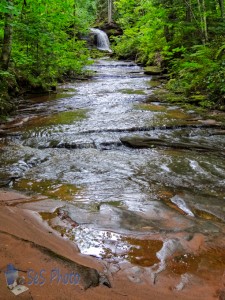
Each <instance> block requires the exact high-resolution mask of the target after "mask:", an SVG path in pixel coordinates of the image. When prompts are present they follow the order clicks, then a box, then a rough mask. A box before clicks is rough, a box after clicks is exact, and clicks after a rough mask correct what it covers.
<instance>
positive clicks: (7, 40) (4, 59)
mask: <svg viewBox="0 0 225 300" xmlns="http://www.w3.org/2000/svg"><path fill="white" fill-rule="evenodd" d="M7 4H8V6H9V7H12V6H13V3H12V1H11V0H7ZM12 18H13V15H12V13H11V12H8V13H6V14H5V26H4V39H3V45H2V53H1V59H0V65H1V68H2V70H8V68H9V61H10V56H11V48H12V34H13V29H12Z"/></svg>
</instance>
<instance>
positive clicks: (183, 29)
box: [114, 0, 225, 107]
mask: <svg viewBox="0 0 225 300" xmlns="http://www.w3.org/2000/svg"><path fill="white" fill-rule="evenodd" d="M115 5H116V8H117V18H118V19H117V22H118V23H119V24H120V26H121V27H122V29H123V35H122V36H121V37H116V38H115V43H116V45H115V47H114V50H115V52H116V53H117V55H118V56H119V57H126V58H134V59H136V61H139V62H142V63H144V64H146V65H158V66H160V67H162V68H165V69H166V70H167V72H169V74H170V78H171V79H170V81H169V83H168V84H167V86H168V88H169V89H171V90H172V91H173V92H175V93H184V94H185V96H186V97H189V99H190V101H191V102H193V101H194V99H193V98H191V95H193V94H196V93H200V94H203V95H207V96H206V97H205V96H204V99H203V98H202V99H197V98H196V99H195V102H196V103H197V104H198V105H201V106H203V107H209V106H212V105H215V104H217V103H220V104H221V102H224V99H225V84H224V77H225V76H224V75H225V68H224V65H225V39H224V32H225V22H224V21H225V9H224V6H225V3H224V1H221V0H210V1H209V0H185V1H182V0H137V1H134V0H129V1H127V0H117V1H116V2H115ZM186 97H185V98H186ZM221 99H222V100H221Z"/></svg>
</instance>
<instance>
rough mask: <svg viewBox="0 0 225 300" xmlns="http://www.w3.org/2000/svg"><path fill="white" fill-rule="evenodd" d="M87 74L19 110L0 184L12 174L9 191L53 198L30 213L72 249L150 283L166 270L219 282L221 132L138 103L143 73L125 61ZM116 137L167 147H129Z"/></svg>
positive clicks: (223, 178)
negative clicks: (49, 206)
mask: <svg viewBox="0 0 225 300" xmlns="http://www.w3.org/2000/svg"><path fill="white" fill-rule="evenodd" d="M90 68H91V69H92V70H93V71H96V73H95V76H94V77H93V79H92V80H88V81H83V82H75V83H70V84H66V85H65V86H64V87H62V88H63V89H64V90H67V91H68V95H69V97H64V96H62V97H60V98H57V99H55V100H54V101H53V100H51V101H48V100H50V99H46V97H44V98H36V99H32V101H31V103H32V105H30V107H29V109H26V108H25V106H26V105H27V103H25V104H26V105H24V106H21V110H20V117H21V118H22V120H26V122H25V121H24V122H20V125H19V126H14V127H12V128H11V129H10V130H9V133H10V135H8V136H7V137H4V138H2V139H1V140H0V161H1V165H0V178H4V177H5V178H8V177H10V176H17V177H20V178H19V179H17V180H16V181H15V184H14V188H15V189H18V190H21V191H26V192H29V193H38V194H42V195H46V196H48V197H51V198H53V199H58V200H62V201H63V205H61V206H62V207H61V208H57V210H56V211H55V212H54V213H49V211H44V208H43V207H44V205H42V208H43V209H42V211H40V214H41V216H42V218H43V220H45V221H47V222H49V224H50V225H51V226H52V227H53V228H54V229H56V230H58V231H59V232H60V234H61V235H62V236H64V237H67V238H69V239H71V240H72V241H74V242H76V243H77V245H78V247H79V248H80V251H81V252H82V253H85V254H89V255H94V256H96V257H99V258H101V259H104V260H106V261H108V262H110V263H112V264H118V263H120V262H124V261H126V262H129V263H131V264H134V265H136V266H138V268H145V270H147V271H148V274H151V276H152V278H153V281H155V280H156V278H157V276H160V275H159V274H160V273H161V272H163V271H165V272H166V270H167V271H169V272H172V273H174V274H185V273H187V272H189V273H193V274H195V275H196V274H197V275H198V276H200V275H201V272H204V274H207V273H210V272H212V270H214V271H215V274H216V275H215V276H221V270H222V268H223V267H224V263H223V262H224V261H225V260H224V255H223V250H224V247H225V239H224V233H225V226H224V222H225V205H224V201H225V160H224V147H225V135H224V131H223V130H221V128H219V127H218V126H214V125H215V124H214V125H213V126H208V127H207V126H202V125H203V123H202V122H199V120H198V118H196V114H195V118H193V116H192V114H188V113H186V112H184V111H182V110H180V109H179V108H177V107H173V106H170V105H168V104H165V103H164V104H159V103H151V104H147V103H146V100H147V98H148V96H149V95H150V94H151V93H152V91H151V88H149V77H147V76H145V75H144V74H143V71H142V69H141V68H140V67H138V66H136V65H135V64H133V63H129V62H116V61H112V60H109V59H102V60H100V61H99V62H96V63H95V64H94V65H93V66H91V67H90ZM71 89H72V90H71ZM74 89H75V90H76V92H74ZM68 95H67V96H68ZM14 125H15V124H14ZM125 137H126V138H127V137H128V138H132V139H135V138H142V139H145V138H151V139H153V140H154V139H155V140H157V141H158V140H162V141H164V143H167V144H166V147H161V146H160V145H158V146H155V147H154V148H151V147H148V148H145V147H143V148H141V149H131V148H128V147H126V146H125V145H124V144H123V143H122V142H121V139H122V138H125ZM174 143H185V145H186V147H185V148H182V149H174V148H172V146H171V147H170V145H172V144H174ZM188 145H189V146H188ZM193 145H195V146H196V147H194V146H193ZM198 145H200V146H201V147H202V148H201V147H199V148H198ZM192 146H193V147H192ZM204 147H205V148H204ZM203 150H204V151H203ZM54 201H55V200H54ZM32 205H33V204H32ZM53 206H54V205H53ZM207 258H208V260H207ZM133 271H134V272H136V271H137V273H138V272H139V269H133ZM135 274H136V273H135ZM138 274H139V273H138ZM184 278H186V277H184ZM188 278H189V277H188Z"/></svg>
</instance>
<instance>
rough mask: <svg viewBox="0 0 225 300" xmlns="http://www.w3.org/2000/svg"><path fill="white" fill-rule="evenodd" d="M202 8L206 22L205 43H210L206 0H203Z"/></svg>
mask: <svg viewBox="0 0 225 300" xmlns="http://www.w3.org/2000/svg"><path fill="white" fill-rule="evenodd" d="M202 8H203V22H204V37H205V42H208V40H209V37H208V25H207V17H206V6H205V0H202Z"/></svg>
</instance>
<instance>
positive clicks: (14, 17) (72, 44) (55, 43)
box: [0, 0, 225, 115]
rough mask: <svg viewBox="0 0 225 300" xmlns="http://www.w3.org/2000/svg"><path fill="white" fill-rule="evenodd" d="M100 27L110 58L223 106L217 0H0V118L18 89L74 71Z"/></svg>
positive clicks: (224, 32)
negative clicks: (152, 69)
mask: <svg viewBox="0 0 225 300" xmlns="http://www.w3.org/2000/svg"><path fill="white" fill-rule="evenodd" d="M109 8H110V9H109ZM111 8H112V9H111ZM106 24H107V26H108V27H107V28H108V30H109V33H110V39H111V41H112V43H113V46H112V47H113V50H114V55H115V56H117V57H118V58H122V59H133V60H135V61H136V62H138V63H142V64H144V65H156V66H158V67H160V68H161V69H162V70H163V71H164V72H166V73H167V74H168V79H169V81H168V83H167V87H168V88H169V89H170V90H172V91H173V92H175V93H177V94H179V93H180V94H184V95H185V96H186V97H191V96H192V95H195V99H197V102H196V103H197V104H198V105H201V106H203V107H217V108H220V109H224V106H225V103H224V102H225V98H224V97H225V9H224V0H117V1H113V0H66V1H60V0H45V1H44V0H37V1H31V0H1V3H0V115H1V114H5V113H6V112H7V111H10V110H11V109H12V108H13V107H14V105H15V100H13V101H12V100H10V99H16V98H18V97H19V96H20V95H22V94H23V93H24V92H25V91H35V90H38V89H40V88H42V89H46V90H49V89H51V88H53V87H55V86H56V85H57V82H59V81H62V80H63V79H64V78H68V77H72V78H77V76H80V75H81V74H82V72H83V71H82V69H83V67H84V66H85V65H87V64H88V63H90V61H89V57H90V50H89V49H88V45H87V43H86V41H85V39H84V37H85V36H88V32H89V28H90V27H91V26H98V27H100V28H105V27H106ZM115 28H116V29H115ZM118 29H119V31H118ZM118 32H120V33H121V34H120V35H118Z"/></svg>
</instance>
